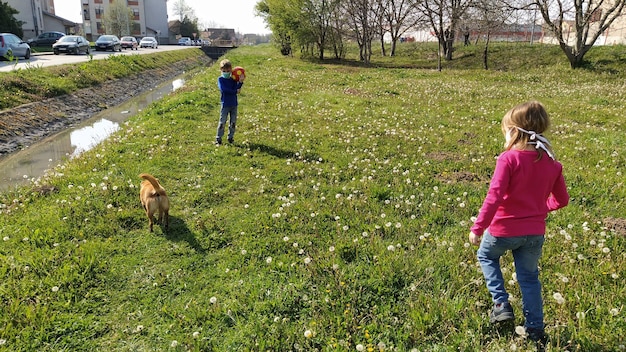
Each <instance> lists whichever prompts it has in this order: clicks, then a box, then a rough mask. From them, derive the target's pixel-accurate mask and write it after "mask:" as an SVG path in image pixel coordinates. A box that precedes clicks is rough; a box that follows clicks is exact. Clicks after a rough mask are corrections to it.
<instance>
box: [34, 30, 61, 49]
mask: <svg viewBox="0 0 626 352" xmlns="http://www.w3.org/2000/svg"><path fill="white" fill-rule="evenodd" d="M64 35H65V33H63V32H43V33H41V34H40V35H38V36H36V37H35V38H32V39H29V40H28V44H29V45H30V46H52V44H54V43H56V41H57V40H59V39H60V38H61V37H63V36H64Z"/></svg>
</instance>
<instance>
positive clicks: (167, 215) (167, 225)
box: [163, 210, 170, 230]
mask: <svg viewBox="0 0 626 352" xmlns="http://www.w3.org/2000/svg"><path fill="white" fill-rule="evenodd" d="M163 218H164V219H165V230H167V229H169V228H170V214H169V212H168V211H167V210H166V211H165V215H164V217H163Z"/></svg>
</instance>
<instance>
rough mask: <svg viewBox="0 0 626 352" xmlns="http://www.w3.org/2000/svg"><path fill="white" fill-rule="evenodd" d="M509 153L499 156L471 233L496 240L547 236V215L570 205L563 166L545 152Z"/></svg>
mask: <svg viewBox="0 0 626 352" xmlns="http://www.w3.org/2000/svg"><path fill="white" fill-rule="evenodd" d="M537 153H538V152H537V151H534V150H529V151H527V150H508V151H505V152H504V153H502V154H500V156H499V157H498V160H497V161H496V169H495V171H494V174H493V177H492V179H491V184H490V186H489V191H488V192H487V196H486V197H485V201H484V202H483V205H482V207H481V208H480V212H479V214H478V218H477V219H476V221H475V222H474V226H472V228H471V231H472V232H473V233H474V234H476V235H482V234H483V233H484V232H485V230H487V229H488V230H489V233H490V234H491V235H493V236H495V237H513V236H525V235H544V234H545V232H546V217H547V215H548V212H550V211H553V210H556V209H559V208H562V207H564V206H566V205H567V203H568V202H569V194H568V193H567V187H566V186H565V179H564V178H563V166H562V165H561V163H559V162H558V161H555V160H552V159H551V158H550V157H548V156H547V155H546V154H545V153H544V154H543V155H542V157H541V159H539V160H537Z"/></svg>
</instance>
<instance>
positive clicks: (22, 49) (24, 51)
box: [0, 33, 30, 60]
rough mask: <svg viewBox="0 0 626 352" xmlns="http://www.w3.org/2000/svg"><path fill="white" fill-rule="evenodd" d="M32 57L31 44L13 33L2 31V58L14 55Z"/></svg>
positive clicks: (0, 42) (0, 57)
mask: <svg viewBox="0 0 626 352" xmlns="http://www.w3.org/2000/svg"><path fill="white" fill-rule="evenodd" d="M20 56H22V57H24V58H25V59H27V60H28V59H30V46H29V45H28V44H27V43H26V42H25V41H23V40H22V39H20V37H18V36H16V35H15V34H12V33H0V59H7V60H8V59H10V58H12V57H20Z"/></svg>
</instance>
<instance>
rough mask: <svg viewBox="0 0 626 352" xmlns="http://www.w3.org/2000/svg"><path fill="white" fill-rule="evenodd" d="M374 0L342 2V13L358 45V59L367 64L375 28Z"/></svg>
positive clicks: (370, 55)
mask: <svg viewBox="0 0 626 352" xmlns="http://www.w3.org/2000/svg"><path fill="white" fill-rule="evenodd" d="M374 1H375V0H347V1H344V2H343V9H344V13H345V14H346V16H347V18H348V22H349V24H350V30H351V32H352V34H353V37H354V39H356V42H357V44H358V46H359V59H360V60H361V61H363V62H364V63H366V64H369V62H370V60H371V58H372V40H373V38H374V33H376V31H377V29H376V26H375V24H376V23H377V22H376V16H375V14H376V9H377V7H376V6H375V3H374Z"/></svg>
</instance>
